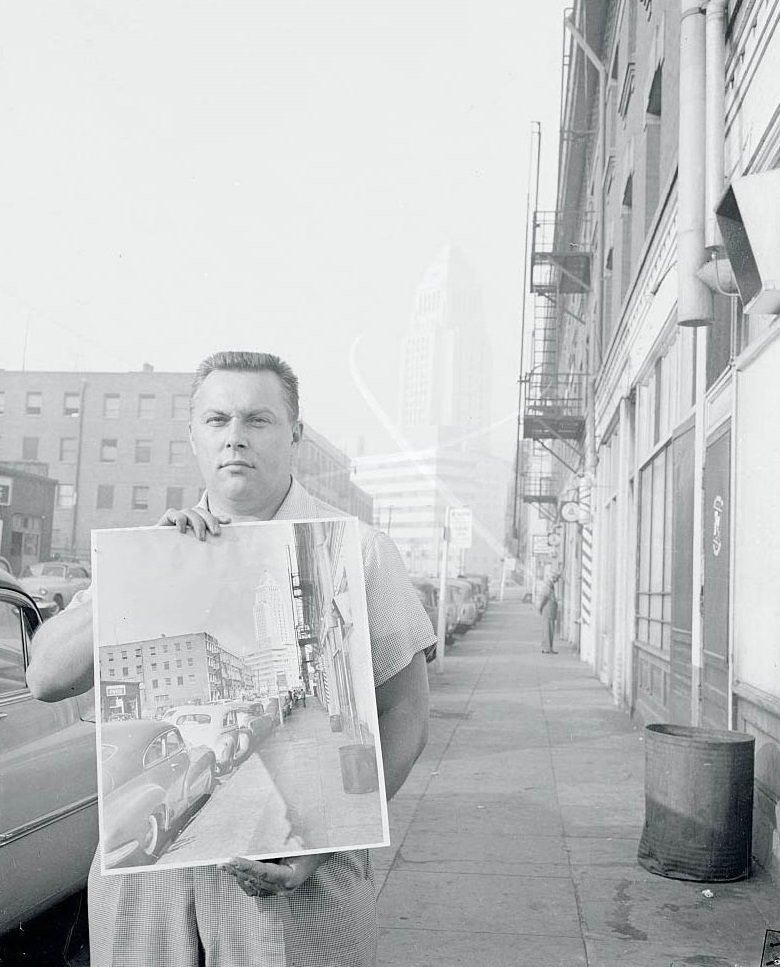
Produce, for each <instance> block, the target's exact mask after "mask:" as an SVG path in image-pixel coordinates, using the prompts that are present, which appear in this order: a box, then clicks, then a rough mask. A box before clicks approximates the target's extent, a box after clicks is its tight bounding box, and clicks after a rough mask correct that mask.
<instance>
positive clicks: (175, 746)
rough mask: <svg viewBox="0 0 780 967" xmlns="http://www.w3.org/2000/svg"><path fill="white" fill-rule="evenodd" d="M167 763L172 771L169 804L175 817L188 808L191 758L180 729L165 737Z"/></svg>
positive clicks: (173, 730) (172, 730)
mask: <svg viewBox="0 0 780 967" xmlns="http://www.w3.org/2000/svg"><path fill="white" fill-rule="evenodd" d="M163 738H164V741H165V761H166V763H167V765H168V769H169V771H170V780H171V785H170V790H169V800H168V801H169V802H170V804H171V809H172V811H173V812H174V813H175V815H177V816H178V815H180V814H181V813H183V812H184V811H185V810H186V808H187V772H188V770H189V766H190V757H189V753H188V752H187V746H186V745H185V743H184V739H183V738H182V737H181V734H180V733H179V730H178V729H171V730H170V731H168V732H166V733H165V735H164V737H163Z"/></svg>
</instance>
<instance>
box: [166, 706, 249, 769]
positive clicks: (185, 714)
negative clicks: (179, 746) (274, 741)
mask: <svg viewBox="0 0 780 967" xmlns="http://www.w3.org/2000/svg"><path fill="white" fill-rule="evenodd" d="M163 721H165V722H171V723H172V724H173V725H175V726H176V727H177V728H178V729H179V731H180V732H181V734H182V735H183V736H184V740H185V741H186V742H187V744H188V745H205V746H206V747H207V748H209V749H211V751H212V752H213V753H214V756H215V757H216V768H217V774H218V775H227V774H228V773H230V772H232V771H233V767H234V766H235V765H236V762H237V761H238V760H239V758H240V756H239V726H238V716H237V715H236V711H235V709H233V708H231V707H230V704H229V703H225V702H222V703H219V704H210V705H179V706H177V707H176V708H172V709H170V710H169V711H168V712H166V713H165V715H164V716H163Z"/></svg>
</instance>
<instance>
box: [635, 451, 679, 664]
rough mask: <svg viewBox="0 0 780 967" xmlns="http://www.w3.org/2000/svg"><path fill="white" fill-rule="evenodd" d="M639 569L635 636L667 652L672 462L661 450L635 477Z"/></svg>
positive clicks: (670, 577)
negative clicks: (637, 500)
mask: <svg viewBox="0 0 780 967" xmlns="http://www.w3.org/2000/svg"><path fill="white" fill-rule="evenodd" d="M639 486H640V505H639V562H638V563H639V568H638V572H637V622H636V625H637V627H636V636H637V639H638V640H639V641H640V642H643V643H644V644H648V645H651V646H652V647H654V648H657V649H659V650H660V651H668V650H669V641H670V636H671V619H672V539H671V529H672V460H671V450H670V447H669V446H666V447H664V449H663V450H661V451H660V452H659V453H658V454H657V455H656V456H655V457H654V459H653V460H651V461H650V463H648V464H647V465H646V466H645V467H644V468H643V469H642V471H641V473H640V477H639Z"/></svg>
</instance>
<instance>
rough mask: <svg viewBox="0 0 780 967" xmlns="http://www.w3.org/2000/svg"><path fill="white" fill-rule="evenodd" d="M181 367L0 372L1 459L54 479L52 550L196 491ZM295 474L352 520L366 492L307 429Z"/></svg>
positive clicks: (180, 502)
mask: <svg viewBox="0 0 780 967" xmlns="http://www.w3.org/2000/svg"><path fill="white" fill-rule="evenodd" d="M191 382H192V377H191V375H190V374H187V373H158V372H155V371H154V370H153V369H152V368H151V367H149V366H146V367H145V368H144V370H143V371H142V372H138V373H55V372H40V373H39V372H11V371H7V370H0V421H1V422H0V462H13V463H14V464H15V465H17V466H25V465H29V466H30V467H34V468H36V469H37V470H42V471H43V472H44V473H45V474H48V476H49V477H51V478H53V479H54V480H56V481H57V490H56V500H55V507H54V519H53V522H52V525H51V528H52V529H51V551H52V552H58V553H61V554H66V553H67V554H72V555H77V556H78V555H80V556H83V557H85V558H86V559H88V558H89V534H90V530H92V529H93V528H104V527H134V526H138V525H149V524H153V523H155V522H156V520H157V519H159V517H160V516H161V514H162V513H163V512H164V511H165V510H166V508H168V507H186V506H191V505H192V504H194V503H195V502H196V501H197V500H198V499H199V497H200V494H201V492H202V486H201V484H200V473H199V470H198V466H197V463H196V461H195V457H194V455H193V453H192V450H191V447H190V443H189V432H188V423H189V393H190V384H191ZM296 473H297V474H298V476H299V478H300V480H301V482H302V483H303V485H304V486H305V487H307V489H309V490H310V491H311V492H312V493H313V494H314V495H315V496H317V497H320V498H321V499H323V500H326V501H328V502H329V503H331V504H334V505H335V506H337V507H339V508H340V509H342V510H345V511H347V512H348V513H357V514H358V516H360V517H361V519H364V520H367V521H369V520H370V519H371V517H372V514H371V510H370V508H369V498H368V497H367V495H366V494H364V493H360V492H359V491H358V490H357V488H356V487H355V485H354V483H353V482H352V481H351V479H350V461H349V458H348V457H347V456H346V455H345V454H343V453H341V452H340V451H339V450H337V449H336V448H335V447H334V446H332V444H330V443H329V442H328V441H327V440H326V439H325V438H324V437H323V436H322V435H321V434H318V433H317V432H316V431H315V430H313V429H311V428H309V427H308V426H307V427H306V430H305V433H304V437H303V440H302V442H301V445H300V447H299V451H298V454H297V466H296Z"/></svg>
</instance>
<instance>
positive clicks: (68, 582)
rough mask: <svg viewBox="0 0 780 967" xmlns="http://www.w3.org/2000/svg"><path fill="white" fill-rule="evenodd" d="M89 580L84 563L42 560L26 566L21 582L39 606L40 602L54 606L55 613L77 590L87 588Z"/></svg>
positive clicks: (67, 602)
mask: <svg viewBox="0 0 780 967" xmlns="http://www.w3.org/2000/svg"><path fill="white" fill-rule="evenodd" d="M28 572H29V573H28ZM91 580H92V578H91V575H90V571H89V568H88V567H87V566H86V565H84V564H72V563H69V562H68V561H43V562H41V563H39V564H30V565H29V566H28V567H26V568H25V575H24V576H23V577H22V578H21V583H22V587H23V588H24V589H25V591H27V592H28V593H29V594H30V595H31V596H32V597H33V598H34V599H35V602H36V604H38V606H39V607H40V605H42V604H46V605H47V606H49V607H51V606H55V607H54V613H55V614H56V613H57V611H60V610H62V608H66V607H67V606H68V605H69V604H70V601H71V599H72V597H73V595H74V594H75V593H76V592H77V591H82V590H83V589H84V588H88V587H89V585H90V581H91Z"/></svg>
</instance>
